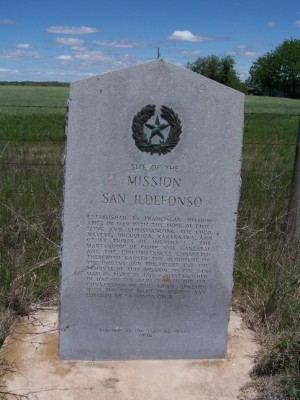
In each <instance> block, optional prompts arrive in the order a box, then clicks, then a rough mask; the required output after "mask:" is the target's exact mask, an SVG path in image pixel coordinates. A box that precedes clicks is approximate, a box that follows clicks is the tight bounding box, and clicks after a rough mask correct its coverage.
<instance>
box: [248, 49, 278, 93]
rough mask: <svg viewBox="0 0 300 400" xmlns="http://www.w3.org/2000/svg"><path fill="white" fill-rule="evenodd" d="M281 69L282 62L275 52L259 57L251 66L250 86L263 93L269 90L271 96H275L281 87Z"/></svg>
mask: <svg viewBox="0 0 300 400" xmlns="http://www.w3.org/2000/svg"><path fill="white" fill-rule="evenodd" d="M279 69H280V63H279V60H278V57H277V55H276V54H275V53H274V52H270V53H266V54H265V55H264V56H262V57H259V58H258V59H257V60H256V61H254V63H253V64H252V66H251V68H250V71H249V73H250V77H249V79H248V80H247V86H248V88H249V89H252V90H255V91H257V92H261V93H262V92H265V91H267V92H268V94H269V96H273V95H274V94H275V91H276V90H278V89H279V80H280V78H279Z"/></svg>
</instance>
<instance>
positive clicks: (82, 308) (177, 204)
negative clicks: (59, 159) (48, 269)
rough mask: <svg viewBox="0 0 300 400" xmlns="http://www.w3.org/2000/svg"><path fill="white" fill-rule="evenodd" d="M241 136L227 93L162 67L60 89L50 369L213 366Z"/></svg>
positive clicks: (222, 337)
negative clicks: (60, 202) (191, 361)
mask: <svg viewBox="0 0 300 400" xmlns="http://www.w3.org/2000/svg"><path fill="white" fill-rule="evenodd" d="M148 105H152V106H155V107H148V108H147V107H146V106H148ZM163 106H164V107H167V108H163ZM145 107H146V108H145ZM147 112H149V113H150V114H151V113H152V114H153V115H152V116H151V115H149V114H147ZM157 117H158V118H157ZM132 127H133V128H132ZM242 127H243V95H242V94H241V93H239V92H236V91H234V90H232V89H229V88H227V87H225V86H222V85H219V84H217V83H216V82H213V81H211V80H209V79H206V78H204V77H202V76H200V75H198V74H195V73H193V72H191V71H187V70H183V69H181V68H179V67H177V66H174V65H172V64H169V63H167V62H165V61H163V60H158V61H154V62H150V63H147V64H143V65H140V66H137V67H132V68H128V69H125V70H121V71H117V72H112V73H108V74H104V75H101V76H96V77H93V78H89V79H86V80H82V81H78V82H75V83H73V84H72V85H71V92H70V111H69V123H68V137H67V154H66V170H65V198H64V215H63V252H62V275H61V277H62V283H61V309H60V356H61V358H62V359H102V360H105V359H110V360H113V359H115V360H118V359H180V358H222V357H224V355H225V352H226V342H227V325H228V318H229V304H230V298H231V289H232V266H233V255H234V242H235V227H236V210H237V204H238V196H239V182H240V156H241V143H242ZM132 135H133V136H135V140H134V138H133V137H132ZM151 136H152V137H151ZM150 138H151V139H150ZM178 139H179V140H178ZM140 149H143V150H146V151H141V150H140ZM151 152H152V153H153V152H154V154H151ZM159 152H166V154H161V155H159Z"/></svg>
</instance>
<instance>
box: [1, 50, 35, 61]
mask: <svg viewBox="0 0 300 400" xmlns="http://www.w3.org/2000/svg"><path fill="white" fill-rule="evenodd" d="M3 54H4V55H3V56H0V60H24V59H28V58H32V59H37V58H40V54H39V53H38V52H36V51H31V52H27V51H25V50H7V51H4V52H3Z"/></svg>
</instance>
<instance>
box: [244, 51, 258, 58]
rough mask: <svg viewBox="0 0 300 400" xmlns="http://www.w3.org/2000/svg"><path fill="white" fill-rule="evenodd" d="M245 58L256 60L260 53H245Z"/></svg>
mask: <svg viewBox="0 0 300 400" xmlns="http://www.w3.org/2000/svg"><path fill="white" fill-rule="evenodd" d="M243 56H244V57H247V58H256V57H258V56H259V53H258V52H257V51H245V52H244V53H243Z"/></svg>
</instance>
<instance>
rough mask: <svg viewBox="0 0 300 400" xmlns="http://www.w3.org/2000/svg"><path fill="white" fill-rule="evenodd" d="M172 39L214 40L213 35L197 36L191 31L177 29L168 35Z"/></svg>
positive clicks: (191, 40)
mask: <svg viewBox="0 0 300 400" xmlns="http://www.w3.org/2000/svg"><path fill="white" fill-rule="evenodd" d="M168 39H170V40H175V41H185V42H205V41H208V40H213V37H212V36H196V35H194V34H193V33H192V32H190V31H175V32H173V33H172V35H171V36H169V37H168Z"/></svg>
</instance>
